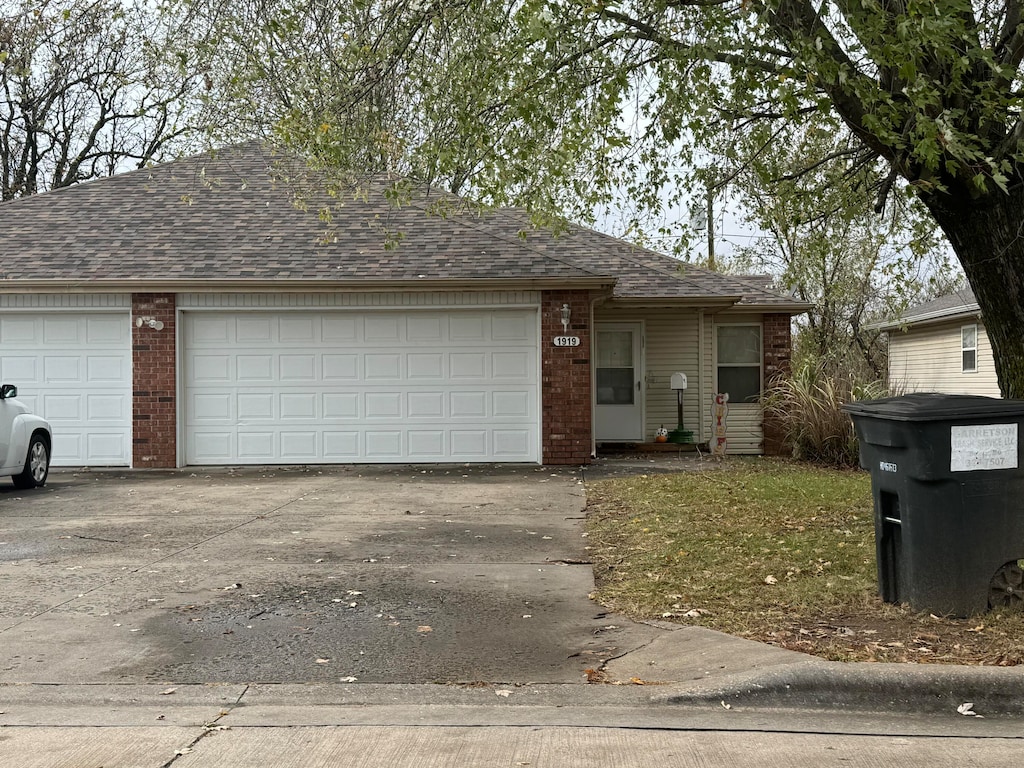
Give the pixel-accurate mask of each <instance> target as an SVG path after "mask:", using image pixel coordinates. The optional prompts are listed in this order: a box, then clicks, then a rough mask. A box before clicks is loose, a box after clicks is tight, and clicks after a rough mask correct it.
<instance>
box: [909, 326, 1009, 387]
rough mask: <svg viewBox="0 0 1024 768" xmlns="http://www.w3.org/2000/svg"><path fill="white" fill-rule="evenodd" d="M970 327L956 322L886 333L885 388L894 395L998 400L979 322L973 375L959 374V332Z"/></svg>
mask: <svg viewBox="0 0 1024 768" xmlns="http://www.w3.org/2000/svg"><path fill="white" fill-rule="evenodd" d="M973 324H975V321H973V320H972V321H956V322H953V323H943V324H942V325H934V326H927V327H924V328H911V329H908V330H907V331H904V332H900V331H892V332H890V334H889V387H890V388H891V389H892V390H893V391H894V392H945V393H948V394H953V395H987V396H989V397H999V383H998V381H997V380H996V369H995V363H994V362H993V360H992V346H991V344H989V340H988V334H986V333H985V327H984V326H983V325H982V324H981V323H980V322H977V326H978V356H977V361H978V365H977V371H975V372H973V373H964V372H963V371H962V367H963V366H962V357H961V349H960V329H961V328H962V327H963V326H964V325H973Z"/></svg>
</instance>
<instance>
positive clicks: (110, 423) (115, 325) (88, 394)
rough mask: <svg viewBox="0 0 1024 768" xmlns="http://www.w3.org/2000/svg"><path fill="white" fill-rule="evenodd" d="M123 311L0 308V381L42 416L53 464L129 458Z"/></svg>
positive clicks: (127, 342) (127, 340) (127, 328)
mask: <svg viewBox="0 0 1024 768" xmlns="http://www.w3.org/2000/svg"><path fill="white" fill-rule="evenodd" d="M131 371H132V367H131V321H130V317H129V314H128V312H117V313H115V312H110V313H108V312H100V313H79V312H27V313H21V312H11V313H0V380H2V381H3V382H5V383H9V384H15V385H17V387H18V399H19V400H22V401H23V402H25V404H26V405H28V406H29V408H31V409H32V410H33V411H34V412H35V413H38V414H40V415H42V416H45V417H46V418H47V419H48V420H49V422H50V425H51V427H52V428H53V434H54V446H53V464H55V465H57V466H83V465H92V466H128V465H129V464H130V463H131V425H132V411H131V408H132V397H131V395H132V387H131V375H132V374H131Z"/></svg>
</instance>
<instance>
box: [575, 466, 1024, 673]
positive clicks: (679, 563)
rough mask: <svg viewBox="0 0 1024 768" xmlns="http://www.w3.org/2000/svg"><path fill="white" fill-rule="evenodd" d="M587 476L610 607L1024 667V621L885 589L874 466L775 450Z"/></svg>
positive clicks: (861, 649)
mask: <svg viewBox="0 0 1024 768" xmlns="http://www.w3.org/2000/svg"><path fill="white" fill-rule="evenodd" d="M703 467H704V469H701V470H700V471H692V472H691V471H687V472H681V473H679V474H673V475H644V476H639V477H631V478H626V479H617V480H607V481H603V482H599V483H594V484H592V485H590V486H588V496H589V509H588V512H589V513H588V518H587V528H588V540H589V541H588V543H589V546H590V553H591V557H592V559H593V561H594V570H595V576H596V578H597V585H598V586H597V591H596V593H595V594H594V598H595V599H596V600H597V601H598V602H600V603H602V604H603V605H605V606H607V607H609V608H611V609H613V610H616V611H619V612H621V613H625V614H626V615H628V616H631V617H633V618H637V619H650V618H659V619H665V620H669V621H676V622H682V623H692V624H700V625H702V626H706V627H710V628H712V629H717V630H721V631H723V632H728V633H731V634H735V635H740V636H743V637H749V638H752V639H757V640H762V641H765V642H770V643H773V644H776V645H780V646H783V647H787V648H793V649H796V650H802V651H806V652H808V653H814V654H816V655H820V656H824V657H826V658H833V659H858V660H884V661H945V662H955V663H995V664H1016V663H1020V662H1021V661H1022V660H1024V642H1022V639H1024V619H1022V617H1021V616H1020V615H1019V614H1017V615H1013V616H1008V617H1000V616H993V615H987V616H985V617H984V618H983V619H967V620H956V619H946V618H940V617H935V616H931V615H929V614H917V613H914V612H912V611H910V610H909V609H907V608H905V607H900V606H893V605H888V604H885V603H883V602H882V601H881V600H880V599H879V597H878V587H877V580H876V579H877V577H876V571H875V537H874V525H873V511H872V501H871V480H870V477H869V475H868V474H867V473H866V472H860V471H839V470H831V469H824V468H820V467H815V466H811V465H807V464H801V463H796V462H791V461H784V460H773V459H763V458H752V459H731V460H729V461H727V462H725V463H724V464H717V463H713V462H708V463H707V464H705V465H703Z"/></svg>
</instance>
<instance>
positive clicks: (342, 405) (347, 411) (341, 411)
mask: <svg viewBox="0 0 1024 768" xmlns="http://www.w3.org/2000/svg"><path fill="white" fill-rule="evenodd" d="M324 418H325V419H358V418H359V394H358V393H357V392H328V393H326V394H325V395H324Z"/></svg>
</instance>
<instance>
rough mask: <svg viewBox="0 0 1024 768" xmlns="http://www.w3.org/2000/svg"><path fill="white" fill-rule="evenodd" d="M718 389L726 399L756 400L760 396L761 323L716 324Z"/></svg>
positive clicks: (733, 401) (754, 401) (744, 401)
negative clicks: (724, 394)
mask: <svg viewBox="0 0 1024 768" xmlns="http://www.w3.org/2000/svg"><path fill="white" fill-rule="evenodd" d="M716 333H717V345H716V349H717V357H718V391H719V392H728V393H729V402H730V403H756V402H757V401H758V399H759V398H760V397H761V326H760V325H719V326H717V327H716Z"/></svg>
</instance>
